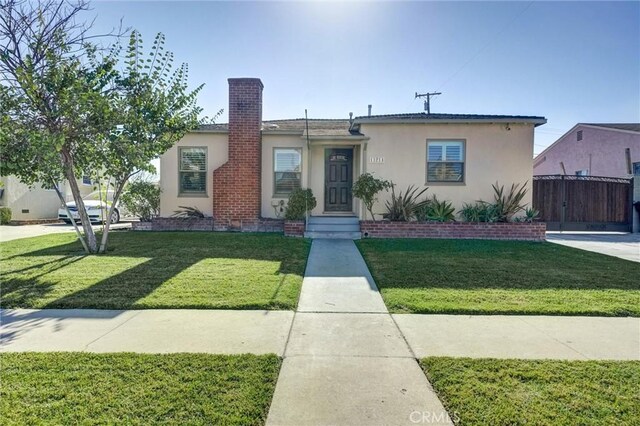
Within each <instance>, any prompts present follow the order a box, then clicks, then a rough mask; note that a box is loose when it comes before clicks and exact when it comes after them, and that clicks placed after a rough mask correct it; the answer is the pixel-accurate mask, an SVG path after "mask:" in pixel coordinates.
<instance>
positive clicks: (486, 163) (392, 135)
mask: <svg viewBox="0 0 640 426" xmlns="http://www.w3.org/2000/svg"><path fill="white" fill-rule="evenodd" d="M228 81H229V110H228V112H229V123H228V124H215V125H204V126H202V127H201V128H199V129H198V130H196V131H193V132H191V133H189V134H187V135H186V136H185V137H184V138H183V139H182V140H180V141H179V142H178V143H177V144H176V145H175V146H174V147H172V148H171V149H170V150H168V151H167V152H166V153H165V154H164V155H162V156H161V158H160V184H161V188H162V195H161V205H160V216H161V217H169V216H171V215H172V214H174V212H175V211H176V210H178V209H179V206H188V207H197V208H198V209H200V210H201V211H202V212H203V213H204V214H205V215H207V216H212V217H213V220H214V223H215V224H216V226H215V227H216V228H217V229H225V228H227V229H228V228H244V227H245V226H247V224H252V223H253V224H255V223H257V222H260V221H262V220H267V219H275V218H279V217H281V206H282V204H283V203H285V204H286V201H287V199H288V196H289V194H290V192H291V191H292V190H293V189H294V188H298V187H302V188H310V189H311V190H312V191H313V194H314V195H315V197H316V199H317V206H316V207H315V209H313V211H312V212H311V215H312V217H322V216H330V217H334V216H348V217H353V218H354V219H356V220H357V219H363V218H364V216H365V209H364V208H363V206H362V203H361V202H360V201H359V200H357V199H354V197H353V196H352V192H351V188H352V185H353V182H354V181H355V180H356V179H357V178H358V176H360V175H361V174H363V173H365V172H369V173H373V174H374V176H376V177H379V178H383V179H387V180H391V181H393V183H394V184H395V185H396V189H397V191H404V190H406V188H407V187H408V186H409V185H415V186H418V187H420V188H423V187H424V186H427V187H429V189H428V192H427V194H428V195H432V194H436V195H437V197H438V198H439V199H446V200H450V201H451V202H452V203H453V205H454V206H455V207H456V208H460V207H461V206H462V204H463V203H465V202H472V201H475V200H479V199H485V200H492V198H493V189H492V187H491V185H492V184H493V183H496V182H499V183H500V184H504V185H505V186H510V185H511V184H512V183H524V182H527V185H528V186H529V188H531V184H532V183H531V180H532V161H531V159H532V157H533V138H534V127H536V126H539V125H541V124H544V123H545V122H546V119H545V118H544V117H533V116H514V115H467V114H426V113H410V114H391V115H369V116H363V117H355V118H349V119H335V120H333V119H332V120H329V119H322V120H320V119H309V120H308V121H306V120H305V119H289V120H270V121H263V120H262V90H263V85H262V82H261V81H260V80H259V79H256V78H231V79H229V80H228ZM388 197H389V194H388V193H384V192H383V193H381V194H380V196H379V201H378V203H377V205H376V206H375V208H374V211H375V212H376V213H378V214H382V213H383V212H384V211H385V208H384V203H385V201H386V199H388ZM524 201H525V202H527V203H530V202H531V191H529V193H528V194H527V198H526V199H525V200H524Z"/></svg>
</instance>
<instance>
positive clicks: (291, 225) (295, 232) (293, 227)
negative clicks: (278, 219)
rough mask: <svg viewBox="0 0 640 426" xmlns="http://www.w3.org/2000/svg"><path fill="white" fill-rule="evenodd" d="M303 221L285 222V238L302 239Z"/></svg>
mask: <svg viewBox="0 0 640 426" xmlns="http://www.w3.org/2000/svg"><path fill="white" fill-rule="evenodd" d="M304 225H305V221H304V220H285V221H284V235H285V237H304V228H305V226H304Z"/></svg>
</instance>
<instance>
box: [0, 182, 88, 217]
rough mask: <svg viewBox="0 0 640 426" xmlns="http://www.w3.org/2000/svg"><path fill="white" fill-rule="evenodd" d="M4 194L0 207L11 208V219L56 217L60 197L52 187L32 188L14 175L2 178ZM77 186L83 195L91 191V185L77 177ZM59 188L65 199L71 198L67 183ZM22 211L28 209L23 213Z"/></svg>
mask: <svg viewBox="0 0 640 426" xmlns="http://www.w3.org/2000/svg"><path fill="white" fill-rule="evenodd" d="M2 182H3V184H4V194H3V195H2V198H1V199H0V207H9V208H10V209H11V219H12V220H37V219H55V218H57V217H58V208H59V207H60V199H59V198H58V195H57V194H56V192H55V191H54V190H52V189H45V188H43V187H42V186H41V185H39V184H36V185H34V186H33V187H32V188H30V187H29V186H28V185H25V184H24V183H22V182H21V181H20V180H19V179H18V178H17V177H16V176H5V177H3V178H2ZM78 187H79V189H80V193H81V195H82V196H83V197H84V196H85V195H88V194H89V193H91V192H93V190H94V188H93V185H85V184H83V183H82V180H81V179H78ZM61 190H62V192H63V194H64V197H65V200H66V201H71V200H73V196H72V195H71V190H70V189H69V185H67V184H66V183H65V184H63V185H62V187H61ZM23 211H28V212H26V213H23Z"/></svg>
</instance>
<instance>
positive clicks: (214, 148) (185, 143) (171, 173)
mask: <svg viewBox="0 0 640 426" xmlns="http://www.w3.org/2000/svg"><path fill="white" fill-rule="evenodd" d="M179 147H205V148H207V195H206V196H198V197H194V196H183V195H180V194H179V191H178V180H179V175H178V161H179V159H178V148H179ZM228 158H229V146H228V141H227V135H226V134H224V133H222V134H220V133H189V134H187V135H186V136H185V137H184V138H182V139H181V140H180V141H179V142H178V143H176V144H175V145H174V146H173V147H172V148H171V149H169V150H168V151H167V152H165V153H164V154H163V155H162V156H160V187H161V189H162V195H161V197H160V216H162V217H169V216H171V215H172V214H173V213H174V212H175V211H176V210H178V209H179V208H180V207H179V206H186V207H197V208H198V209H200V210H201V211H202V212H203V213H204V214H205V215H208V216H211V215H212V214H213V199H212V198H211V197H212V193H213V190H212V184H213V171H214V170H215V169H217V168H218V167H220V166H221V165H223V164H224V163H226V162H227V160H228Z"/></svg>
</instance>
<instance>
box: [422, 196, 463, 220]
mask: <svg viewBox="0 0 640 426" xmlns="http://www.w3.org/2000/svg"><path fill="white" fill-rule="evenodd" d="M455 211H456V209H455V207H453V204H452V203H451V202H450V201H446V200H443V201H440V200H438V198H436V196H435V195H433V197H432V198H431V200H429V209H428V211H427V220H433V221H436V222H450V221H452V220H453V219H454V218H455V216H454V212H455Z"/></svg>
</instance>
